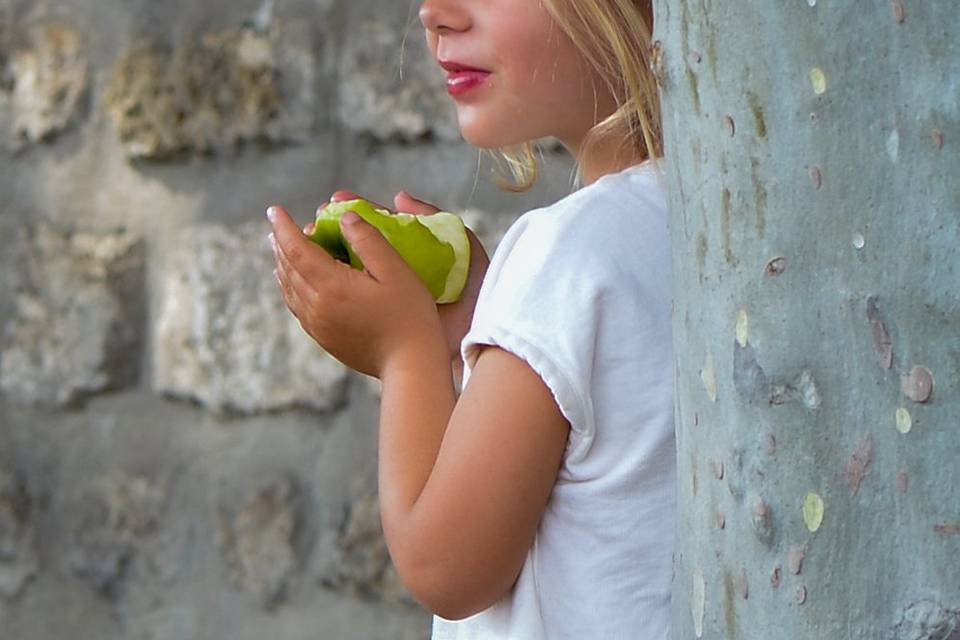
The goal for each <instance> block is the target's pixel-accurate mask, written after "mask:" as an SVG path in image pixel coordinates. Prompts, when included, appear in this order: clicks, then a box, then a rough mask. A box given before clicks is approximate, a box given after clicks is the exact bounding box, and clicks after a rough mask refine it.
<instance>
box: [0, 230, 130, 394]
mask: <svg viewBox="0 0 960 640" xmlns="http://www.w3.org/2000/svg"><path fill="white" fill-rule="evenodd" d="M18 235H19V236H20V237H19V238H18V240H17V245H18V247H19V249H20V252H21V255H20V259H19V260H18V261H17V267H16V271H15V272H14V273H13V274H11V277H12V278H13V279H14V280H15V284H14V287H13V290H14V291H15V294H14V295H15V300H14V314H13V317H12V318H11V319H10V320H9V321H8V323H7V324H6V327H5V332H4V337H3V341H2V343H0V347H2V349H0V390H2V391H3V392H4V393H6V394H8V395H9V396H11V397H13V398H14V399H16V400H18V401H22V402H24V403H32V404H51V405H67V404H70V403H72V402H74V401H76V400H78V399H80V398H82V397H84V396H86V395H89V394H92V393H96V392H99V391H103V390H106V389H113V388H119V387H122V386H126V385H130V384H133V383H135V382H136V378H137V371H138V367H139V358H138V356H137V354H138V353H139V351H140V346H141V342H142V335H143V322H144V315H145V309H144V296H143V287H144V247H143V245H142V243H141V242H139V240H137V239H136V238H134V237H133V236H132V235H130V234H128V233H125V232H123V231H118V232H114V233H95V232H84V231H76V232H70V231H60V230H57V229H54V228H52V227H50V226H48V225H46V224H42V223H41V224H39V225H36V226H33V227H30V228H24V229H20V230H19V233H18Z"/></svg>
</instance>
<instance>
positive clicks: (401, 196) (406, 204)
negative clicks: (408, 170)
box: [393, 191, 440, 215]
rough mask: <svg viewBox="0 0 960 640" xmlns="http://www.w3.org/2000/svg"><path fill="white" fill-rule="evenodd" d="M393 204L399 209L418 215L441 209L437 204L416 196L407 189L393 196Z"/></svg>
mask: <svg viewBox="0 0 960 640" xmlns="http://www.w3.org/2000/svg"><path fill="white" fill-rule="evenodd" d="M393 204H394V206H395V207H396V208H397V211H402V212H404V213H413V214H416V215H431V214H434V213H437V212H438V211H440V208H439V207H437V206H436V205H433V204H430V203H429V202H426V201H424V200H418V199H417V198H414V197H413V196H411V195H410V194H409V193H407V192H406V191H401V192H400V193H398V194H397V195H395V196H394V197H393Z"/></svg>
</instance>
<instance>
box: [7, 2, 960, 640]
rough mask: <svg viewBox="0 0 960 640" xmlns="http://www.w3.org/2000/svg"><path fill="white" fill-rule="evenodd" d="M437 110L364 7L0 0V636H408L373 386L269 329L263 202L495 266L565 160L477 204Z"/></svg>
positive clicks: (460, 146) (413, 60)
mask: <svg viewBox="0 0 960 640" xmlns="http://www.w3.org/2000/svg"><path fill="white" fill-rule="evenodd" d="M404 33H406V39H405V40H404V35H403V34H404ZM364 38H366V39H364ZM401 52H402V60H401ZM401 71H402V76H401ZM455 112H456V109H455V107H454V104H453V102H452V101H451V100H450V99H449V97H448V96H447V95H446V92H445V91H444V87H443V72H442V71H441V70H440V69H439V68H438V67H437V66H436V63H435V62H434V61H433V60H432V59H430V57H429V54H428V52H427V51H426V48H425V46H424V42H423V32H422V28H421V27H420V26H419V25H418V21H417V18H416V15H415V7H411V6H408V5H406V4H403V3H396V2H392V1H391V0H355V1H354V0H351V1H350V2H341V1H339V0H291V1H290V2H277V1H276V0H229V1H227V0H209V1H207V2H195V1H194V0H164V2H126V1H124V0H41V1H34V0H0V193H2V194H3V197H4V204H3V206H2V207H0V237H2V238H4V239H5V240H6V241H5V242H0V470H2V471H0V638H3V640H6V638H8V637H9V638H11V639H15V640H50V638H73V637H77V638H131V639H138V640H146V639H147V638H157V639H164V640H166V639H170V640H177V639H187V638H189V639H199V638H230V639H231V640H260V639H262V638H264V637H277V638H284V640H301V639H302V640H306V639H307V638H316V637H318V636H320V637H324V638H337V639H339V640H359V639H361V638H362V639H363V640H424V639H425V638H428V637H429V636H430V615H429V612H427V611H425V610H424V609H423V608H421V607H419V606H417V605H415V604H411V603H412V602H413V601H412V599H411V598H410V596H409V594H408V593H407V592H406V591H405V590H404V589H403V587H402V585H401V583H400V581H399V579H398V576H397V574H396V572H395V570H394V568H393V567H392V565H391V563H390V560H389V554H388V553H387V549H386V545H385V542H384V539H383V533H382V530H381V528H380V522H379V517H378V508H377V501H376V489H375V484H376V483H375V478H376V458H377V421H378V406H377V394H376V393H370V392H369V389H368V384H369V385H370V386H371V387H377V388H378V387H379V383H378V382H376V381H375V380H374V379H371V378H366V377H363V376H356V375H353V374H350V373H349V372H348V371H347V370H346V369H345V368H344V367H343V366H342V365H341V364H340V363H338V362H336V361H335V360H333V359H332V358H330V357H329V356H328V355H327V354H325V353H323V351H322V350H320V349H319V348H318V347H317V346H316V344H315V343H314V342H313V341H312V340H311V339H310V338H309V337H308V336H307V335H306V334H305V333H304V332H303V330H302V328H301V327H300V326H299V324H298V323H297V321H296V320H295V319H294V318H293V317H292V316H291V315H290V313H289V312H288V310H287V309H286V306H285V305H284V303H283V301H282V298H281V297H280V295H279V292H278V289H277V286H276V283H275V282H274V280H273V276H272V274H271V271H272V269H273V261H272V257H271V255H270V250H269V246H268V244H267V242H266V237H265V236H266V234H267V232H268V226H267V224H266V222H265V221H263V220H262V211H263V210H264V208H265V207H266V206H268V205H270V204H273V203H282V204H284V205H286V206H287V207H288V209H289V210H290V211H292V212H295V213H296V214H297V215H298V218H299V220H300V221H301V222H305V221H306V218H307V216H308V215H309V214H310V213H312V212H313V210H314V209H315V207H316V206H317V204H319V203H320V202H322V201H323V200H324V199H326V198H327V197H328V196H329V194H331V193H333V191H334V190H335V189H350V190H353V191H356V192H358V193H362V194H364V195H365V196H366V197H369V198H371V199H374V200H377V201H380V202H384V203H387V204H389V203H391V202H392V198H393V196H394V194H396V193H397V192H398V191H400V190H401V189H402V190H405V191H407V192H408V193H411V194H413V195H414V196H416V197H419V198H423V199H425V200H428V201H430V202H436V203H437V204H438V205H440V206H442V207H444V208H446V209H448V210H450V211H455V212H458V213H460V214H462V215H463V216H464V218H466V219H467V223H468V224H469V225H470V226H471V228H473V229H474V230H475V231H476V232H477V234H478V235H479V237H480V239H481V242H482V243H483V244H484V245H485V247H486V248H487V251H488V253H492V252H493V250H494V249H495V247H496V245H497V243H498V242H499V239H500V237H501V236H502V234H503V232H504V231H505V230H506V228H507V226H508V225H509V223H510V222H512V221H513V220H514V219H515V217H516V214H518V213H519V212H521V211H525V210H529V209H532V208H536V207H540V206H543V205H545V204H548V203H551V202H554V201H556V199H558V198H560V197H562V196H564V195H566V194H567V193H569V192H570V190H571V189H572V182H571V181H572V174H571V168H572V163H571V162H570V160H569V158H568V157H567V156H565V155H563V156H561V155H560V154H556V155H554V154H546V155H545V157H544V162H543V165H542V169H543V173H542V175H541V180H540V182H538V184H537V186H536V187H535V188H534V189H532V190H531V191H529V192H526V193H523V194H517V193H507V192H505V191H502V190H500V189H499V188H498V187H497V185H496V184H495V182H494V180H493V173H492V171H493V168H494V167H493V162H492V160H491V158H489V157H488V156H487V155H486V154H482V153H480V152H478V151H477V150H476V149H473V148H470V146H469V145H467V144H466V143H465V142H464V141H462V140H461V139H460V136H459V134H458V130H457V125H456V120H455V117H454V116H455ZM941 128H943V127H942V126H941ZM18 131H19V133H18ZM8 138H12V143H13V145H12V146H13V147H14V148H16V149H19V151H18V152H14V153H11V154H9V155H8V154H7V150H6V147H8V146H11V145H10V144H8ZM952 139H953V138H952V137H951V134H950V131H949V130H945V140H946V142H945V144H944V148H945V149H946V148H947V147H948V146H949V144H950V140H952ZM825 184H826V183H825ZM251 220H253V221H254V222H250V221H251ZM44 221H45V222H44ZM248 222H250V224H247V223H248ZM258 222H259V225H258V224H257V223H258ZM237 223H240V225H239V226H237ZM121 229H122V230H125V233H124V232H122V231H119V230H121ZM128 243H129V250H125V249H124V247H126V246H127V244H128ZM887 322H888V324H887V326H888V327H890V326H891V325H890V322H891V321H889V320H888V321H887ZM895 328H896V327H891V335H895V331H894V329H895ZM921 355H922V354H917V355H916V361H917V362H924V363H925V364H928V365H929V366H930V367H931V370H933V371H935V372H936V373H937V375H938V379H939V376H940V372H941V371H946V369H944V368H943V367H942V366H940V365H938V364H937V363H936V362H933V361H930V360H928V359H927V358H926V357H925V356H923V359H922V360H921V359H919V358H921ZM943 375H944V376H946V375H947V374H946V373H944V374H943ZM945 379H947V378H945ZM107 390H110V393H104V391H107ZM184 399H185V400H187V401H186V402H185V401H183V400H184ZM36 405H40V406H36ZM904 468H908V464H907V463H904ZM885 477H886V476H885ZM865 484H866V483H865ZM728 515H729V516H730V517H729V518H728V525H727V526H728V527H730V526H731V525H730V522H733V521H734V518H733V517H732V512H729V513H728ZM805 570H806V568H805ZM785 573H786V571H785ZM750 598H751V601H752V600H753V598H754V595H753V594H751V596H750Z"/></svg>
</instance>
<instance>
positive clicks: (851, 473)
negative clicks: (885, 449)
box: [843, 433, 873, 497]
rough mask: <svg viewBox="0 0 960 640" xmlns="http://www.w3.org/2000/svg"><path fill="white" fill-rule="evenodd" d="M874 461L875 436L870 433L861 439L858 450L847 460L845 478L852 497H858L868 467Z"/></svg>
mask: <svg viewBox="0 0 960 640" xmlns="http://www.w3.org/2000/svg"><path fill="white" fill-rule="evenodd" d="M872 459H873V434H870V433H868V434H867V435H865V436H864V437H862V438H860V441H859V442H858V443H857V447H856V449H854V450H853V453H852V454H851V455H850V457H849V458H848V459H847V464H846V468H845V469H844V471H843V478H844V480H845V481H846V483H847V487H848V488H849V489H850V496H851V497H853V496H855V495H857V491H858V490H859V489H860V482H861V481H863V476H865V475H866V473H867V467H868V466H870V461H871V460H872Z"/></svg>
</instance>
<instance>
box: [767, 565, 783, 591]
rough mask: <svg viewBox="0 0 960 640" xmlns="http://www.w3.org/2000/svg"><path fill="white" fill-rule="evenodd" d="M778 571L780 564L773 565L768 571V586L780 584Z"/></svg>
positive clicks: (774, 586)
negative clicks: (771, 569)
mask: <svg viewBox="0 0 960 640" xmlns="http://www.w3.org/2000/svg"><path fill="white" fill-rule="evenodd" d="M780 573H781V572H780V565H777V566H775V567H774V568H773V571H771V572H770V586H771V587H773V588H774V589H776V588H777V587H779V586H780Z"/></svg>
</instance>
